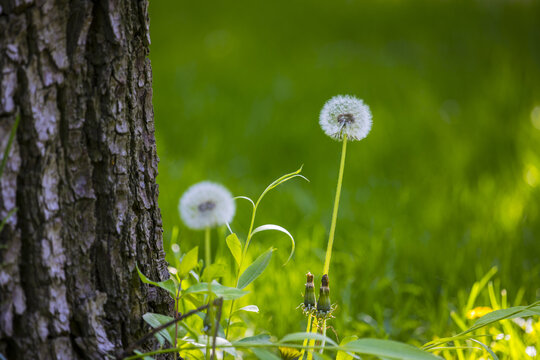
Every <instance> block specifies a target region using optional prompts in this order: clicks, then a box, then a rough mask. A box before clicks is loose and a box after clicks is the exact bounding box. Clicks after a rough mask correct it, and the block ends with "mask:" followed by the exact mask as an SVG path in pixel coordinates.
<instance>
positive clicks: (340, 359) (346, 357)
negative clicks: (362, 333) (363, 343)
mask: <svg viewBox="0 0 540 360" xmlns="http://www.w3.org/2000/svg"><path fill="white" fill-rule="evenodd" d="M354 340H358V336H356V335H353V336H347V337H345V338H343V339H342V340H341V342H340V343H339V346H343V345H347V344H348V343H350V342H351V341H354ZM352 359H353V356H352V355H350V354H347V353H346V352H345V351H338V353H337V356H336V360H352Z"/></svg>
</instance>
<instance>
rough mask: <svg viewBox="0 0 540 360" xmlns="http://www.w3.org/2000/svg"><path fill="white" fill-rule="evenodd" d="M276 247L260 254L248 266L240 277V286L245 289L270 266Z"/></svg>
mask: <svg viewBox="0 0 540 360" xmlns="http://www.w3.org/2000/svg"><path fill="white" fill-rule="evenodd" d="M274 250H275V249H274V248H270V249H268V250H266V252H265V253H264V254H262V255H261V256H259V257H258V258H257V259H256V260H255V261H254V262H253V263H252V264H251V265H249V266H248V268H247V269H246V270H245V271H244V272H243V273H242V275H240V279H238V288H239V289H243V288H245V287H246V286H248V285H249V284H251V283H252V282H253V281H254V280H255V279H256V278H258V277H259V276H260V275H261V274H262V273H263V272H264V270H265V269H266V267H267V266H268V263H269V262H270V259H271V258H272V252H273V251H274Z"/></svg>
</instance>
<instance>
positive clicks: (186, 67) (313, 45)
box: [150, 0, 540, 344]
mask: <svg viewBox="0 0 540 360" xmlns="http://www.w3.org/2000/svg"><path fill="white" fill-rule="evenodd" d="M539 10H540V3H539V2H535V1H520V2H514V1H297V2H294V1H284V0H276V1H269V2H254V1H235V2H225V1H216V2H212V3H208V2H188V1H182V2H176V1H152V3H151V5H150V17H151V35H152V48H151V59H152V65H153V71H154V108H155V119H156V136H157V140H158V154H159V156H160V158H161V163H160V175H159V177H158V182H159V184H160V199H159V200H160V207H161V209H162V215H163V224H164V227H165V238H167V237H169V236H170V230H171V228H172V227H173V226H174V225H180V226H181V230H180V241H181V243H182V247H183V249H186V250H187V249H189V248H191V247H193V246H195V245H199V246H202V242H203V234H202V233H199V232H193V231H190V230H188V229H186V228H185V227H184V226H183V225H181V224H180V219H179V215H178V211H177V204H178V199H179V197H180V195H181V194H182V192H183V191H184V190H185V189H186V188H187V187H188V186H189V185H191V184H193V183H195V182H198V181H201V180H205V179H210V180H214V181H219V182H221V183H223V184H224V185H225V186H227V187H228V188H229V189H230V190H231V191H232V192H233V194H235V195H247V196H250V197H256V196H257V195H258V194H260V192H261V191H262V190H263V189H264V188H265V187H266V185H267V184H268V183H270V182H271V181H272V180H273V179H275V178H276V177H278V176H280V175H282V174H284V173H287V172H290V171H293V170H295V169H297V168H298V167H299V166H300V165H302V164H304V170H303V174H304V175H305V176H306V177H308V178H309V179H310V181H311V182H310V183H306V182H303V181H292V182H290V183H287V184H285V185H283V186H282V187H280V188H279V189H277V191H274V192H272V193H271V194H269V195H268V197H267V198H265V199H264V201H263V202H262V204H261V207H260V210H259V212H258V215H257V216H258V219H260V220H258V221H259V222H258V224H256V225H262V224H264V223H274V224H280V225H282V226H284V227H285V228H287V229H288V230H289V231H290V232H291V233H292V234H293V235H294V237H295V239H296V244H297V250H296V253H295V256H294V258H293V260H292V261H291V262H290V263H289V264H288V265H287V266H286V267H282V266H281V265H282V264H283V263H284V262H285V260H286V258H287V256H288V251H289V250H290V245H289V242H288V239H287V238H286V236H277V235H276V233H274V234H261V236H260V237H258V238H257V239H254V241H253V244H252V245H251V247H250V253H251V254H252V255H251V256H252V257H255V256H256V255H258V254H260V253H262V252H263V251H264V250H266V249H267V248H268V247H269V246H271V245H274V246H276V247H278V248H279V251H278V252H277V253H276V254H275V255H276V256H275V257H274V259H272V263H271V265H270V268H269V269H268V270H267V271H266V272H265V273H264V274H263V275H262V276H261V277H260V278H259V280H258V281H257V282H256V283H255V284H254V285H253V286H251V287H250V288H248V289H250V290H251V292H252V294H251V295H250V297H249V302H250V303H253V304H256V305H258V306H259V308H260V309H261V313H260V314H258V315H249V316H250V317H252V318H253V320H254V321H253V324H254V325H253V326H258V327H259V328H260V329H272V330H273V333H274V334H276V335H278V336H281V335H283V334H286V333H287V332H294V331H303V330H304V329H305V318H304V317H303V316H302V315H301V312H300V311H299V310H295V308H296V306H297V305H298V304H300V302H302V296H301V294H302V292H303V284H304V282H305V276H304V274H305V273H306V272H307V271H311V272H312V273H314V274H315V275H316V282H315V283H316V284H317V286H318V283H319V281H320V276H321V275H322V274H320V273H321V271H322V267H323V262H324V252H325V248H326V242H327V238H328V237H327V234H328V230H329V227H330V218H331V212H332V205H333V198H334V192H335V186H336V181H337V170H338V166H339V152H340V144H339V143H337V142H335V141H332V140H331V139H330V138H328V137H326V136H325V135H324V134H323V132H322V131H321V129H320V127H319V125H318V113H319V111H320V109H321V107H322V105H323V104H324V102H325V101H326V100H328V99H329V98H330V97H332V96H333V95H336V94H354V95H357V96H358V97H360V98H363V99H364V100H365V102H366V103H367V104H368V105H369V106H370V107H371V109H372V112H373V129H372V131H371V133H370V135H369V136H368V137H367V138H366V139H365V140H363V141H361V142H356V143H355V142H351V143H349V144H348V151H347V164H346V169H345V176H344V181H343V191H342V197H341V204H340V206H341V207H340V212H339V218H338V223H337V230H336V239H335V243H334V252H333V256H332V273H331V278H330V288H331V291H332V298H333V301H334V302H336V303H337V304H338V310H337V311H336V313H335V316H336V319H334V320H332V321H330V324H331V325H332V326H333V327H334V328H335V330H336V331H337V333H338V334H339V336H340V338H342V337H344V336H347V335H352V334H355V335H358V336H366V335H375V336H379V337H391V338H393V339H397V340H405V341H409V342H412V343H417V344H419V343H422V342H424V341H427V340H431V339H432V337H433V335H434V334H438V335H439V336H443V335H449V334H450V333H452V332H455V331H457V330H458V328H457V327H456V326H455V324H454V323H453V321H452V320H451V318H450V315H449V314H450V311H451V310H452V309H454V308H457V307H458V306H460V305H459V304H460V299H459V296H460V295H459V294H463V293H468V291H469V289H470V287H471V286H472V284H473V283H474V281H476V280H477V279H478V278H480V277H481V276H482V275H483V274H485V273H486V272H487V271H488V270H489V269H490V268H491V267H492V266H493V265H496V266H498V268H499V273H498V275H497V276H498V279H499V280H500V283H501V286H502V287H504V288H506V289H507V290H508V294H509V296H510V297H511V298H514V297H515V295H516V293H517V292H518V290H519V289H520V288H522V287H523V288H524V289H526V291H525V294H524V297H523V303H531V302H533V301H534V300H535V299H538V298H539V297H540V288H539V285H538V281H537V279H538V278H539V276H540V261H539V260H538V254H540V242H539V241H538V239H539V238H540V178H538V169H540V129H538V128H536V127H535V126H533V122H532V121H531V112H532V110H533V108H535V107H536V106H540V66H539V64H540V42H539V41H538V39H540V20H539V19H540V18H539V17H538V13H540V12H539ZM535 173H536V174H537V175H536V180H535V177H534V174H535ZM527 174H529V176H528V177H527ZM535 181H536V182H535ZM249 206H250V205H249V204H248V203H247V202H240V203H238V213H237V217H236V219H235V221H234V222H233V224H232V227H233V229H234V230H235V231H236V232H238V233H239V234H240V235H244V237H245V234H246V233H247V231H248V228H249V210H250V209H249ZM221 235H222V236H221V237H219V239H218V237H217V236H216V235H215V234H214V236H213V245H214V248H215V251H216V252H217V254H218V255H217V256H218V258H219V257H225V256H226V257H227V260H226V261H230V256H229V255H228V254H227V253H226V251H228V250H227V248H226V245H225V236H224V232H223V231H222V232H221ZM276 236H277V237H276ZM276 239H278V240H277V241H276ZM229 285H230V284H229ZM239 303H241V302H239ZM478 305H481V304H478ZM258 330H259V329H257V330H256V331H258ZM329 334H332V332H331V331H329Z"/></svg>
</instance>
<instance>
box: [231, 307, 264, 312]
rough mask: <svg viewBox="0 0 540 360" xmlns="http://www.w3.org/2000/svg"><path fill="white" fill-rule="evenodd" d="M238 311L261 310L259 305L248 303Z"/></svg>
mask: <svg viewBox="0 0 540 360" xmlns="http://www.w3.org/2000/svg"><path fill="white" fill-rule="evenodd" d="M236 311H247V312H254V313H258V312H259V307H258V306H257V305H247V306H244V307H243V308H240V309H238V310H236ZM236 311H235V312H236Z"/></svg>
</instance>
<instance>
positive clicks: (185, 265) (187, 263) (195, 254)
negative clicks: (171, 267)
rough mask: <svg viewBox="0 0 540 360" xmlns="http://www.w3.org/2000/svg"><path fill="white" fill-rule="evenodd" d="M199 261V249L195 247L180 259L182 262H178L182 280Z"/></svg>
mask: <svg viewBox="0 0 540 360" xmlns="http://www.w3.org/2000/svg"><path fill="white" fill-rule="evenodd" d="M198 261H199V247H198V246H195V247H194V248H193V249H191V250H189V251H188V253H187V254H185V255H184V256H183V257H182V260H181V261H180V269H178V270H179V272H180V277H181V278H182V279H183V278H185V277H186V276H187V275H188V274H189V272H190V271H191V270H193V268H194V267H195V266H197V263H198Z"/></svg>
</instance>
